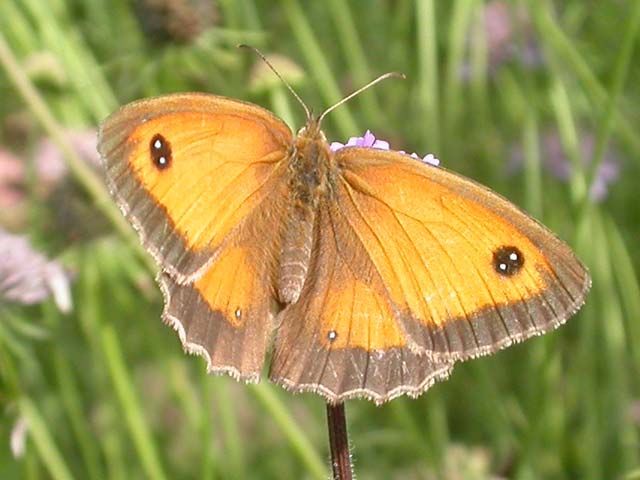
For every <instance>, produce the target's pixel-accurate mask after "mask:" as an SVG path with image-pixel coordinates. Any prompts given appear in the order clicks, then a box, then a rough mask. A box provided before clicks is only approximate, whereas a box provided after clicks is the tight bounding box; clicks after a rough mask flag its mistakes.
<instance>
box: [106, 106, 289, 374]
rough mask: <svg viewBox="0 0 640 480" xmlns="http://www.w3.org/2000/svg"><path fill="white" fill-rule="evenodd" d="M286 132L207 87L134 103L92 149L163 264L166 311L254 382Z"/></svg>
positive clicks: (282, 195)
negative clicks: (205, 90) (207, 90)
mask: <svg viewBox="0 0 640 480" xmlns="http://www.w3.org/2000/svg"><path fill="white" fill-rule="evenodd" d="M291 141H292V135H291V132H290V130H289V129H288V127H287V126H286V125H285V124H284V123H283V122H281V121H280V120H278V119H277V118H276V117H274V116H273V115H271V114H270V113H269V112H267V111H266V110H263V109H261V108H259V107H256V106H253V105H250V104H245V103H242V102H239V101H235V100H230V99H226V98H222V97H216V96H213V95H206V94H177V95H168V96H165V97H159V98H155V99H150V100H142V101H139V102H134V103H132V104H129V105H127V106H125V107H123V108H122V109H120V110H119V111H118V112H116V113H115V114H113V115H112V116H111V117H109V118H108V119H107V120H106V121H105V123H104V124H103V126H102V127H101V130H100V140H99V146H98V149H99V151H100V153H101V155H102V158H103V162H104V164H105V167H106V170H107V180H108V184H109V188H110V191H111V193H112V194H113V196H114V197H115V198H116V200H117V202H118V204H119V206H120V208H121V209H122V211H123V213H124V214H125V216H127V218H128V219H129V220H130V221H131V223H132V224H133V225H134V227H135V228H136V230H137V231H138V234H139V235H140V238H141V240H142V243H143V245H144V246H145V247H146V248H147V250H148V251H149V252H150V253H151V254H152V255H153V257H154V259H155V260H156V261H157V263H158V264H159V265H160V267H161V269H162V271H161V272H160V274H159V276H158V282H159V284H160V286H161V290H162V292H163V295H164V299H165V309H164V314H163V318H164V319H165V321H166V322H167V323H169V324H170V325H172V326H173V327H174V328H175V329H176V330H177V331H178V333H179V335H180V339H181V340H182V343H183V345H184V347H185V349H186V350H188V351H190V352H192V353H197V354H200V355H202V356H204V357H205V358H206V359H207V364H208V369H209V370H210V371H213V372H224V373H228V374H230V375H232V376H234V377H236V378H241V379H244V380H246V381H257V380H258V378H259V374H260V370H261V367H262V364H263V361H264V356H265V352H266V348H267V345H268V342H269V336H270V333H271V331H272V328H273V325H272V319H273V316H274V314H275V312H276V310H277V308H278V307H277V304H276V300H275V293H274V287H273V285H274V282H275V279H274V278H273V275H274V273H273V272H275V271H276V262H277V256H278V255H279V254H280V241H281V232H280V230H281V226H282V225H284V223H285V222H284V220H283V217H284V215H285V214H286V208H287V201H288V195H287V182H286V178H285V177H286V175H285V174H286V162H285V161H284V160H285V158H286V156H287V154H288V149H289V146H290V144H291Z"/></svg>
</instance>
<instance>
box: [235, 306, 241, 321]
mask: <svg viewBox="0 0 640 480" xmlns="http://www.w3.org/2000/svg"><path fill="white" fill-rule="evenodd" d="M235 316H236V318H237V319H238V320H240V317H242V310H240V309H239V308H236V311H235Z"/></svg>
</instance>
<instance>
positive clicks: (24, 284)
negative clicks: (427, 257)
mask: <svg viewBox="0 0 640 480" xmlns="http://www.w3.org/2000/svg"><path fill="white" fill-rule="evenodd" d="M639 23H640V2H637V1H633V0H627V1H624V0H608V1H599V2H596V1H584V0H563V1H555V2H554V1H549V0H529V1H527V0H522V1H513V2H507V1H495V0H492V1H482V0H452V1H449V2H441V1H435V0H418V1H415V2H414V1H409V0H393V1H391V0H387V1H385V0H373V1H367V2H365V1H362V2H355V1H352V2H342V1H339V0H327V1H326V2H314V1H310V0H307V1H304V0H281V1H278V2H263V1H256V0H221V1H212V0H138V1H133V0H131V1H130V0H109V1H107V0H52V1H47V2H42V1H39V0H2V1H0V99H1V101H0V415H1V417H0V418H1V419H0V478H3V479H5V478H6V479H13V478H25V479H40V478H54V479H68V478H82V479H91V480H97V479H131V478H150V479H163V478H181V479H182V478H184V479H189V478H193V479H196V478H198V479H215V478H222V479H242V478H254V479H270V478H273V479H276V478H277V479H282V478H296V479H297V478H300V479H324V478H327V476H328V474H329V464H328V460H327V459H328V444H327V435H326V424H325V417H324V414H325V410H324V404H323V401H322V399H321V398H319V397H316V396H314V395H310V394H305V395H299V396H292V395H290V394H289V393H287V392H285V391H283V390H282V389H280V388H279V387H275V386H273V385H269V384H268V382H266V381H265V382H262V383H261V384H259V385H257V386H246V385H243V384H238V383H236V382H235V381H234V380H232V379H230V378H227V377H213V376H207V375H206V373H205V369H204V361H203V360H202V359H200V358H196V357H190V356H187V355H185V354H183V352H182V349H181V347H180V342H179V340H178V338H177V336H176V335H175V333H174V332H173V331H172V330H171V329H170V328H169V327H167V326H165V325H163V324H162V322H161V321H160V313H161V309H162V304H161V295H160V293H159V290H158V288H157V287H156V285H155V283H154V281H153V277H154V271H153V268H150V266H149V261H148V260H149V259H148V258H147V257H145V256H144V255H142V254H141V253H140V248H139V246H138V244H137V240H136V238H135V236H134V235H132V232H131V229H130V228H129V227H128V225H127V224H126V222H124V220H123V219H122V218H121V216H120V214H119V212H117V210H116V209H115V207H114V205H113V203H112V202H111V200H110V198H109V197H108V196H107V195H106V194H105V189H104V186H103V180H102V173H101V171H100V169H99V166H98V158H97V154H96V151H95V144H96V128H97V125H98V124H99V122H101V121H102V120H103V119H104V118H105V117H106V116H107V115H108V114H109V113H110V112H112V111H114V110H115V109H116V108H117V107H118V105H120V104H123V103H126V102H129V101H131V100H133V99H137V98H141V97H147V96H151V95H158V94H163V93H168V92H176V91H193V90H197V91H204V92H210V93H215V94H221V95H226V96H230V97H234V98H239V99H245V100H249V101H252V102H255V103H258V104H260V105H262V106H264V107H266V108H268V109H270V110H272V111H274V112H275V113H276V114H277V115H279V116H280V117H282V118H283V119H285V121H287V122H288V123H289V124H290V125H291V126H292V128H293V129H294V130H297V128H299V127H300V126H301V125H302V122H303V121H304V115H303V112H302V110H301V108H300V107H299V105H298V104H297V103H296V102H295V101H294V99H293V98H292V97H291V95H290V94H289V93H288V92H287V91H286V90H285V89H284V88H283V85H282V84H281V83H280V82H279V81H278V80H277V79H276V78H275V77H274V75H273V74H272V73H271V72H269V71H268V70H266V69H265V66H264V65H263V64H262V63H261V62H260V61H259V60H258V59H257V58H256V56H255V55H254V54H252V53H251V52H249V51H245V50H238V49H237V48H236V45H237V44H238V43H248V44H250V45H253V46H255V47H257V48H259V49H261V50H262V51H263V52H264V53H265V54H266V55H267V56H268V57H269V58H270V60H271V61H272V62H273V64H274V65H275V66H276V68H277V69H278V70H279V72H280V73H281V74H282V76H283V77H284V78H286V79H287V80H288V81H289V82H290V83H291V84H292V85H293V86H294V88H295V89H296V90H297V91H298V93H299V94H300V95H301V97H302V98H303V99H304V100H305V101H306V102H307V103H308V104H309V106H311V107H312V108H313V109H314V111H316V112H318V111H320V110H323V109H324V108H326V107H327V106H329V105H332V104H333V103H335V102H336V101H338V100H339V99H340V98H341V97H343V96H344V95H346V94H347V93H349V92H351V91H352V90H354V89H355V88H357V87H360V86H362V85H364V84H365V83H367V82H368V81H370V80H371V79H373V78H374V77H376V76H378V75H379V74H381V73H384V72H387V71H399V72H403V73H404V74H405V75H406V76H407V80H405V81H401V80H389V81H386V82H384V83H382V84H380V85H378V86H376V87H374V88H372V89H370V90H369V91H367V92H366V93H364V94H362V95H361V96H359V97H358V98H357V99H354V100H353V101H351V102H349V103H348V104H346V105H344V106H342V107H340V108H339V109H338V110H336V111H335V112H333V113H332V114H331V115H330V116H329V117H328V118H327V119H326V123H325V132H326V133H327V136H328V138H329V140H330V141H341V142H344V141H345V140H346V139H347V138H348V137H349V136H357V135H361V134H362V133H363V132H364V131H365V130H366V129H371V130H372V131H373V132H375V134H376V135H377V136H378V137H381V138H385V139H387V140H389V141H390V143H391V146H392V148H394V149H398V150H407V151H410V152H414V151H415V152H417V153H419V154H420V155H426V154H427V153H433V154H435V155H436V156H437V157H438V158H439V159H440V160H441V162H442V165H443V166H445V167H446V168H449V169H452V170H455V171H458V172H460V173H462V174H464V175H467V176H469V177H471V178H473V179H475V180H477V181H479V182H481V183H484V184H486V185H489V186H490V187H491V188H493V189H495V190H496V191H498V192H500V193H501V194H503V195H505V196H507V197H508V198H509V199H511V200H512V201H513V202H515V203H516V204H518V205H520V206H521V207H523V208H524V209H525V210H527V211H528V212H530V213H531V214H533V215H534V216H535V217H536V218H538V219H540V220H542V221H543V222H544V223H545V224H546V225H548V226H549V227H550V228H551V229H552V230H554V231H555V232H557V233H558V235H559V236H560V237H561V238H563V239H564V240H566V241H567V242H568V243H570V244H571V245H572V246H573V247H574V248H575V249H576V251H577V252H578V255H579V256H580V257H581V258H582V259H583V261H584V262H585V263H586V264H587V265H588V266H589V268H590V270H591V273H592V276H593V288H592V291H591V293H590V295H589V297H588V299H587V304H586V305H585V307H583V309H582V310H581V312H580V313H579V314H578V315H577V316H576V317H574V318H572V319H571V320H570V321H569V322H568V324H567V325H566V326H564V327H562V328H561V329H559V330H558V331H556V332H553V333H550V334H548V335H546V336H544V337H542V338H536V339H532V340H530V341H528V342H526V343H524V344H521V345H518V346H515V347H512V348H510V349H508V350H506V351H503V352H500V353H498V354H496V355H494V356H492V357H489V358H482V359H478V360H473V361H469V362H467V363H464V364H459V365H457V366H456V368H455V369H454V373H453V375H452V377H451V379H450V380H448V381H446V382H444V383H441V384H437V385H435V386H434V387H432V388H431V389H430V390H429V391H428V392H427V393H425V394H424V395H422V396H421V397H420V398H419V399H417V400H410V399H406V398H401V399H397V400H394V401H392V402H390V403H388V404H386V405H384V406H382V407H375V406H374V405H373V404H371V403H368V402H366V401H361V400H354V401H349V402H348V403H347V416H348V421H349V429H350V434H351V442H352V445H353V453H354V460H355V469H356V472H357V473H358V474H359V478H363V479H369V478H373V479H377V478H380V479H481V480H482V479H498V478H509V479H511V478H513V479H565V478H566V479H576V478H579V479H604V478H624V479H627V480H629V479H634V478H636V479H640V443H639V438H638V436H639V433H640V431H639V427H640V395H639V394H640V390H639V382H640V377H639V376H638V369H639V367H640V323H639V320H640V289H639V288H638V278H637V272H638V266H639V265H640V250H639V249H638V248H637V247H638V240H639V235H640V208H639V207H638V179H639V178H640V177H639V175H638V173H639V170H640V168H639V167H640V162H639V159H640V136H639V135H638V125H640V123H639V121H640V69H639V68H638V65H640V57H639V55H638V48H637V43H638V40H637V39H638V36H637V34H638V26H639Z"/></svg>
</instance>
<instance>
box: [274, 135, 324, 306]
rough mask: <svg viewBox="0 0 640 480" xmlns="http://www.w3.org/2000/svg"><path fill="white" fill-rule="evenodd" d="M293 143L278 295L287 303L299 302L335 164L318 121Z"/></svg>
mask: <svg viewBox="0 0 640 480" xmlns="http://www.w3.org/2000/svg"><path fill="white" fill-rule="evenodd" d="M293 145H294V148H293V149H292V150H291V152H290V154H289V156H288V158H287V162H288V168H287V170H288V175H289V180H288V186H289V197H290V201H289V204H290V207H289V215H288V218H287V220H286V222H287V225H286V230H285V234H284V237H283V243H282V249H281V254H280V258H279V264H280V269H279V275H278V279H277V291H278V297H279V299H280V301H281V302H282V303H285V304H288V303H294V302H296V301H297V300H298V298H299V297H300V293H301V292H302V287H303V285H304V281H305V279H306V276H307V272H308V269H309V262H310V260H311V254H312V249H313V236H314V234H315V232H314V224H315V219H316V211H317V208H318V205H319V204H320V202H321V200H322V197H323V196H325V195H328V194H329V193H328V192H329V189H328V184H329V183H330V181H331V180H330V178H329V174H330V172H332V169H333V168H335V167H334V166H333V164H332V162H331V160H332V159H333V153H332V152H331V151H330V150H329V148H328V144H327V141H326V139H325V136H324V133H323V132H322V131H321V130H320V129H319V128H317V127H316V126H315V125H311V126H310V127H305V128H303V129H301V130H300V132H298V135H297V136H296V139H295V141H294V144H293ZM332 173H333V172H332Z"/></svg>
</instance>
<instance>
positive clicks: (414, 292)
mask: <svg viewBox="0 0 640 480" xmlns="http://www.w3.org/2000/svg"><path fill="white" fill-rule="evenodd" d="M326 113H327V112H325V114H326ZM323 116H324V115H322V116H320V117H317V118H314V117H312V116H311V115H308V121H307V124H306V125H305V126H304V127H303V128H302V129H301V130H300V131H299V132H298V133H297V134H296V135H294V134H293V133H292V132H291V130H290V129H289V128H288V127H287V125H285V123H284V122H282V121H281V120H280V119H278V118H277V117H275V116H274V115H272V114H271V113H270V112H268V111H267V110H264V109H262V108H260V107H258V106H255V105H252V104H249V103H244V102H240V101H238V100H232V99H228V98H224V97H219V96H214V95H208V94H201V93H185V94H175V95H167V96H163V97H158V98H152V99H147V100H141V101H137V102H134V103H131V104H129V105H127V106H125V107H123V108H121V109H120V110H119V111H118V112H116V113H114V114H113V115H112V116H111V117H109V118H108V119H107V120H106V121H105V122H104V124H103V125H102V128H101V130H100V140H99V146H98V149H99V151H100V153H101V155H102V157H103V160H104V164H105V167H106V170H107V179H108V184H109V187H110V191H111V193H112V194H113V196H114V197H115V199H116V201H117V203H118V205H119V206H120V208H121V209H122V211H123V213H124V214H125V216H126V217H127V218H128V219H129V220H130V221H131V223H132V224H133V226H134V227H135V229H136V230H137V231H138V233H139V235H140V238H141V240H142V243H143V245H144V246H145V247H146V248H147V249H148V251H149V252H150V253H151V255H152V256H153V258H154V259H155V260H156V262H157V263H158V265H159V266H160V268H161V273H160V274H159V277H158V281H159V284H160V287H161V289H162V292H163V294H164V299H165V308H164V313H163V318H164V320H165V321H166V322H167V323H169V324H170V325H171V326H172V327H173V328H175V329H176V330H177V331H178V333H179V335H180V340H181V341H182V343H183V345H184V347H185V349H186V350H187V351H189V352H192V353H197V354H199V355H202V356H203V357H205V358H206V360H207V366H208V369H209V371H211V372H214V373H220V372H222V373H227V374H229V375H231V376H233V377H235V378H237V379H242V380H245V381H247V382H257V381H258V380H259V377H260V371H261V369H262V366H263V363H264V359H265V356H266V354H267V352H268V351H269V350H270V344H271V341H272V338H273V339H274V342H273V343H274V345H273V356H272V361H271V369H270V373H269V377H270V378H271V380H273V381H274V382H276V383H278V384H280V385H282V386H284V387H285V388H287V389H289V390H291V391H294V392H302V391H310V392H316V393H319V394H321V395H323V396H324V397H325V398H326V400H327V401H328V402H330V403H339V402H341V401H343V400H345V399H347V398H351V397H357V396H360V397H366V398H368V399H370V400H373V401H374V402H376V403H378V404H379V403H383V402H385V401H388V400H390V399H392V398H394V397H396V396H398V395H402V394H408V395H410V396H412V397H415V396H417V395H419V394H420V393H422V392H424V391H425V390H426V389H427V388H428V387H429V386H430V385H432V384H433V383H434V382H435V381H437V380H441V379H444V378H446V377H447V376H448V375H449V373H450V372H451V369H452V367H453V364H454V362H455V361H456V360H465V359H468V358H472V357H476V356H479V355H484V354H488V353H492V352H495V351H496V350H498V349H500V348H503V347H506V346H508V345H510V344H512V343H515V342H519V341H522V340H524V339H526V338H528V337H531V336H532V335H538V334H542V333H544V332H546V331H548V330H550V329H552V328H555V327H557V326H558V325H560V324H562V323H563V322H564V321H565V320H566V319H567V318H568V317H569V316H570V315H572V314H573V313H575V312H576V311H577V310H578V308H579V307H580V306H581V305H582V304H583V302H584V298H585V295H586V293H587V291H588V289H589V286H590V278H589V275H588V273H587V271H586V269H585V267H584V266H583V265H582V264H581V263H580V261H579V260H578V259H577V258H576V257H575V256H574V254H573V253H572V251H571V250H570V249H569V247H567V245H565V244H564V243H562V242H561V241H560V240H558V239H557V238H556V237H555V236H554V235H553V234H552V233H551V232H550V231H549V230H547V229H546V228H545V227H543V226H542V225H540V224H539V223H538V222H536V221H535V220H533V219H532V218H530V217H529V216H527V215H526V214H525V213H523V212H522V211H520V210H519V209H518V208H517V207H516V206H514V205H513V204H511V203H510V202H508V201H507V200H505V199H504V198H502V197H501V196H499V195H497V194H496V193H494V192H492V191H491V190H488V189H487V188H485V187H483V186H481V185H478V184H476V183H474V182H473V181H471V180H469V179H467V178H464V177H462V176H459V175H457V174H455V173H452V172H448V171H446V170H444V169H443V168H438V167H434V166H430V165H426V164H424V163H421V162H420V161H417V160H415V159H413V158H411V157H410V156H409V155H406V154H402V153H400V152H393V151H384V150H379V149H372V148H362V147H345V148H342V149H339V150H337V151H335V152H334V151H332V150H331V149H330V147H329V144H328V143H327V141H326V139H325V135H324V133H323V132H322V130H320V121H321V119H322V118H323Z"/></svg>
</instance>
